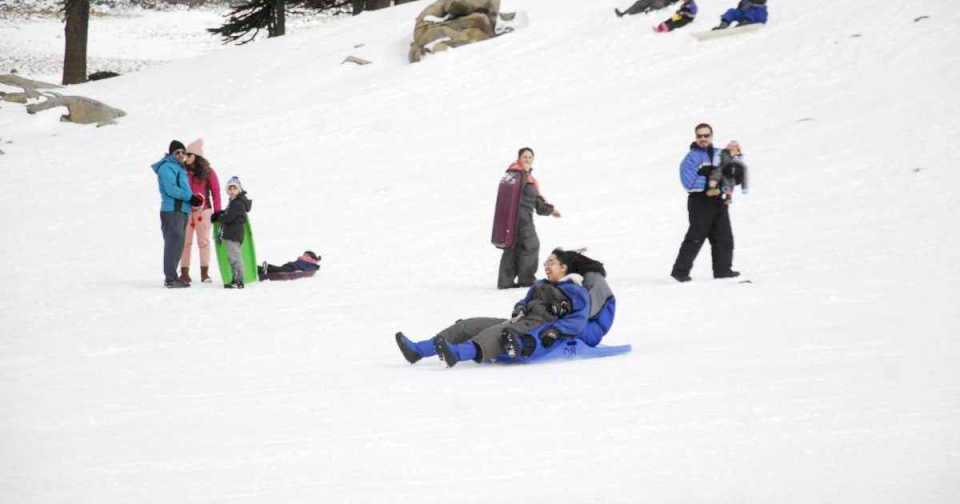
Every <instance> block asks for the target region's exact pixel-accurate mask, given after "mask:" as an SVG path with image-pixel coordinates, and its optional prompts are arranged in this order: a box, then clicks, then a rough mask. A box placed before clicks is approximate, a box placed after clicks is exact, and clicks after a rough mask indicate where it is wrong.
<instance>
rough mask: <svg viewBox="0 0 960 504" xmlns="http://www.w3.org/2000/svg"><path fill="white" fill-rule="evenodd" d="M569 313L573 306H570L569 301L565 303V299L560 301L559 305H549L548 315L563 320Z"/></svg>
mask: <svg viewBox="0 0 960 504" xmlns="http://www.w3.org/2000/svg"><path fill="white" fill-rule="evenodd" d="M571 311H573V306H571V305H570V301H567V300H566V299H564V300H563V301H560V302H559V303H553V304H552V305H550V313H552V314H553V316H554V317H557V318H563V317H565V316H566V315H567V314H568V313H570V312H571Z"/></svg>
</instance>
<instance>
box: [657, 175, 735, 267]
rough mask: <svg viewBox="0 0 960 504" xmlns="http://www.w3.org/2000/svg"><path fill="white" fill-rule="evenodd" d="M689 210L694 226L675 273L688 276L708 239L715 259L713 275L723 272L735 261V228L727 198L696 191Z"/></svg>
mask: <svg viewBox="0 0 960 504" xmlns="http://www.w3.org/2000/svg"><path fill="white" fill-rule="evenodd" d="M687 214H688V216H689V219H690V227H689V229H687V235H686V236H685V237H684V238H683V244H681V245H680V251H679V252H678V253H677V260H676V261H675V262H674V263H673V272H672V274H673V275H674V276H678V275H679V276H686V275H689V274H690V270H691V269H692V268H693V260H694V259H696V258H697V253H699V252H700V247H702V246H703V241H704V240H710V255H711V256H712V259H713V275H714V276H717V275H723V274H725V273H728V272H729V271H730V268H731V267H732V265H733V229H732V228H731V227H730V212H729V210H728V207H727V205H725V204H724V202H723V200H722V199H720V198H717V197H709V196H707V195H706V194H704V193H702V192H693V193H690V195H689V196H688V197H687Z"/></svg>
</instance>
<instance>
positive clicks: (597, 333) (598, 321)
mask: <svg viewBox="0 0 960 504" xmlns="http://www.w3.org/2000/svg"><path fill="white" fill-rule="evenodd" d="M616 311H617V299H616V298H615V297H613V296H610V297H609V298H608V299H607V302H606V303H604V304H603V308H602V309H601V310H600V313H597V315H596V316H594V317H593V318H591V319H590V320H588V321H587V325H586V326H585V327H584V328H583V331H582V332H581V333H580V334H578V335H577V339H578V340H580V341H582V342H584V343H586V344H587V345H588V346H592V347H595V346H597V345H599V344H600V340H602V339H603V336H604V335H606V334H607V332H609V331H610V327H611V326H613V317H614V314H615V313H616Z"/></svg>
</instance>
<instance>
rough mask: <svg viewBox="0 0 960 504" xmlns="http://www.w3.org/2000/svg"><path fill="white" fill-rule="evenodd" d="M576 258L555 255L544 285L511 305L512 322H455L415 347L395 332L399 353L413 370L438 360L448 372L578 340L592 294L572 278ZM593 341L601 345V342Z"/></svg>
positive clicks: (480, 319) (578, 277)
mask: <svg viewBox="0 0 960 504" xmlns="http://www.w3.org/2000/svg"><path fill="white" fill-rule="evenodd" d="M574 254H576V253H575V252H566V251H563V250H560V249H556V250H554V251H553V253H552V254H551V255H550V257H549V258H548V259H547V261H546V262H545V263H544V264H543V269H544V272H545V273H546V276H547V278H546V280H539V281H537V282H536V283H535V284H534V285H533V286H532V287H530V289H529V290H528V291H527V295H526V297H524V298H523V299H522V300H521V301H520V302H518V303H517V304H516V305H514V308H513V313H512V316H511V317H512V318H510V319H501V318H490V317H476V318H469V319H463V320H459V321H457V322H456V323H455V324H453V325H452V326H450V327H447V328H446V329H444V330H442V331H440V333H439V334H437V336H435V337H433V338H431V339H428V340H424V341H419V342H413V341H411V340H410V339H408V338H407V337H406V336H404V334H403V333H402V332H398V333H397V334H396V341H397V346H399V347H400V352H401V353H402V354H403V356H404V358H406V359H407V361H408V362H410V363H411V364H413V363H415V362H417V361H419V360H420V359H422V358H424V357H429V356H433V355H438V356H439V357H440V360H442V361H443V362H445V363H446V364H447V366H448V367H453V366H454V365H456V364H457V362H460V361H462V360H473V361H476V362H483V361H492V360H494V359H496V358H497V357H499V356H501V355H506V356H509V357H511V358H517V357H528V356H530V355H532V354H533V352H534V351H536V350H537V348H549V347H551V346H553V344H554V343H556V341H557V340H559V339H562V338H575V337H577V336H578V335H580V334H581V333H583V332H584V328H585V327H586V326H587V321H588V317H589V314H590V293H588V292H587V289H585V288H584V287H583V285H582V284H583V276H581V275H579V274H576V273H571V267H572V265H573V264H574V261H575V255H574ZM597 264H599V263H597ZM602 266H603V265H600V268H601V269H602ZM610 322H611V323H612V316H611V318H610ZM607 328H608V329H609V326H608V327H607ZM602 332H605V331H602ZM601 337H602V334H601ZM595 339H596V342H599V338H596V337H595ZM594 344H596V343H594Z"/></svg>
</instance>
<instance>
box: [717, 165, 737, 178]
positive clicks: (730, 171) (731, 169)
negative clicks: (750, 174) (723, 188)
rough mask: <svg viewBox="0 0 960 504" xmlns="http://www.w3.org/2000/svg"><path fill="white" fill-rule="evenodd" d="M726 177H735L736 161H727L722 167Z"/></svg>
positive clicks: (721, 169)
mask: <svg viewBox="0 0 960 504" xmlns="http://www.w3.org/2000/svg"><path fill="white" fill-rule="evenodd" d="M720 171H721V173H723V176H724V177H733V176H734V175H735V174H736V173H737V166H736V165H735V164H734V163H727V164H725V165H723V166H722V167H720Z"/></svg>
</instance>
